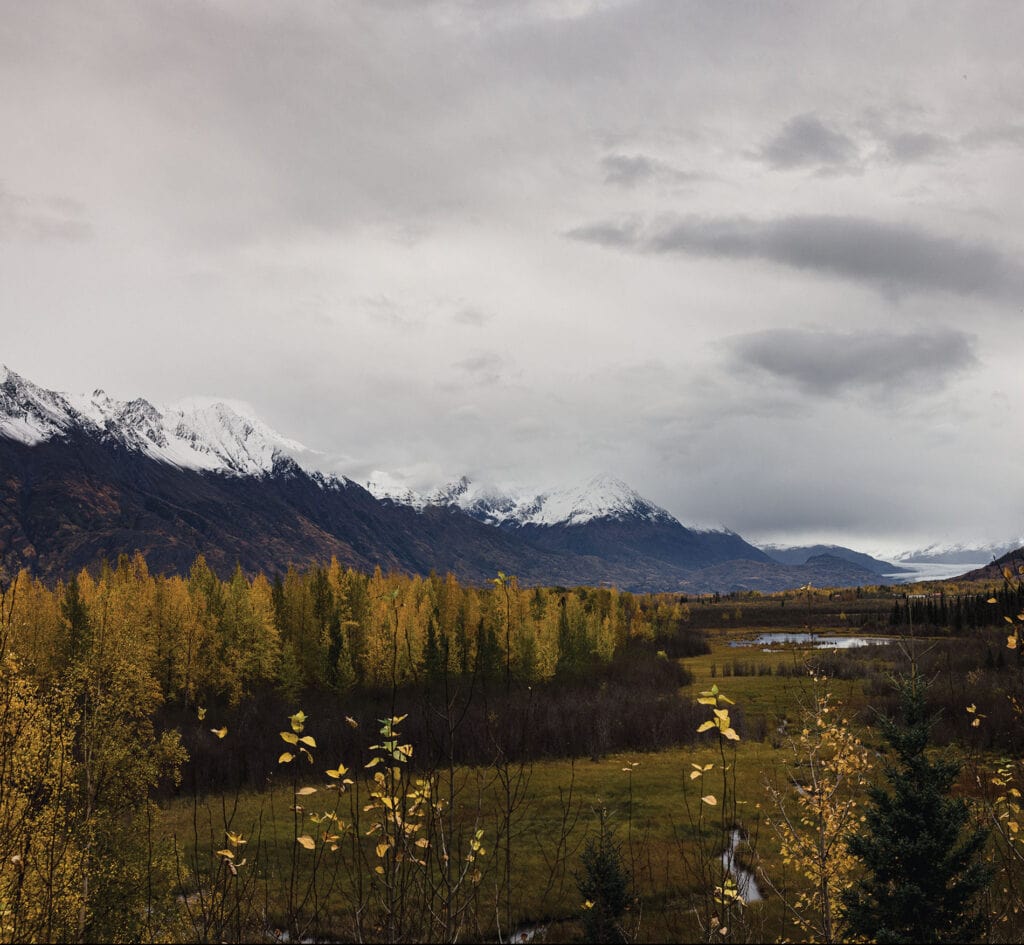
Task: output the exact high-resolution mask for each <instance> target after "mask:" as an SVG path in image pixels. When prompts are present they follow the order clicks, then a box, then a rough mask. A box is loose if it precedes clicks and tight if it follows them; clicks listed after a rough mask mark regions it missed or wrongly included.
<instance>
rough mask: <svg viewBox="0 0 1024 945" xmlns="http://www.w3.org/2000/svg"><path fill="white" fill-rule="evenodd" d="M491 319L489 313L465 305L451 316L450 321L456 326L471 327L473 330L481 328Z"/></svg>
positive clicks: (491, 316)
mask: <svg viewBox="0 0 1024 945" xmlns="http://www.w3.org/2000/svg"><path fill="white" fill-rule="evenodd" d="M493 317H494V316H493V315H491V313H490V312H484V311H482V310H481V309H479V308H475V307H473V306H471V305H467V306H464V307H462V308H460V309H459V310H458V311H457V312H456V313H455V314H454V315H452V321H453V322H455V324H457V325H471V326H472V327H474V328H482V327H483V326H484V325H485V324H486V323H487V322H489V321H490V320H491V319H492V318H493Z"/></svg>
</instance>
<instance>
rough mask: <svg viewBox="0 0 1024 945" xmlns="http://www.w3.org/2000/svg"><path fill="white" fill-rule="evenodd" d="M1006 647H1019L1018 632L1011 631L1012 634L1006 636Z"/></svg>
mask: <svg viewBox="0 0 1024 945" xmlns="http://www.w3.org/2000/svg"><path fill="white" fill-rule="evenodd" d="M1006 647H1007V649H1009V650H1015V649H1017V634H1015V633H1011V634H1010V636H1008V637H1007V638H1006Z"/></svg>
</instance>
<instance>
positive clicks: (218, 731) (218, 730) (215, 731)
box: [210, 725, 228, 738]
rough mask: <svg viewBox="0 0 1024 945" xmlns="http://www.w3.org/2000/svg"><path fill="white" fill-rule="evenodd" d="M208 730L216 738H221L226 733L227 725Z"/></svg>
mask: <svg viewBox="0 0 1024 945" xmlns="http://www.w3.org/2000/svg"><path fill="white" fill-rule="evenodd" d="M210 731H211V732H213V734H214V735H216V736H217V737H218V738H223V737H224V736H225V735H227V733H228V727H227V726H226V725H225V726H224V727H223V728H211V729H210Z"/></svg>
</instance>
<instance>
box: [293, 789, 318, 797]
mask: <svg viewBox="0 0 1024 945" xmlns="http://www.w3.org/2000/svg"><path fill="white" fill-rule="evenodd" d="M309 794H316V788H315V787H300V788H299V789H298V790H297V791H296V792H295V796H296V797H306V796H307V795H309Z"/></svg>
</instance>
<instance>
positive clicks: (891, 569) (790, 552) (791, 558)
mask: <svg viewBox="0 0 1024 945" xmlns="http://www.w3.org/2000/svg"><path fill="white" fill-rule="evenodd" d="M762 550H763V551H764V552H765V553H766V554H767V555H768V556H769V557H770V558H772V559H773V560H775V561H778V562H780V563H781V564H795V565H800V564H807V563H808V561H810V560H811V559H812V558H817V557H819V556H821V555H828V556H830V557H834V558H842V559H843V560H844V561H849V562H851V563H853V564H856V565H859V566H860V567H862V568H864V569H865V570H866V571H870V572H872V573H873V574H877V575H882V574H905V573H907V570H908V569H907V568H900V567H897V566H896V565H895V564H891V563H890V562H888V561H881V560H879V559H878V558H873V557H872V556H871V555H868V554H864V552H863V551H854V550H853V549H852V548H844V547H843V546H842V545H805V546H800V547H793V548H777V547H775V546H772V545H769V546H767V547H765V548H763V549H762Z"/></svg>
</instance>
